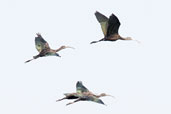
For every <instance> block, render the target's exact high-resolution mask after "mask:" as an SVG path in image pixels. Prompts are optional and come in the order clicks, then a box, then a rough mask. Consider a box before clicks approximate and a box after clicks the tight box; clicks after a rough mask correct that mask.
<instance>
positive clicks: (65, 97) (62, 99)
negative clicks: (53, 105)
mask: <svg viewBox="0 0 171 114" xmlns="http://www.w3.org/2000/svg"><path fill="white" fill-rule="evenodd" d="M64 99H66V97H64V98H62V99H58V100H56V102H58V101H62V100H64Z"/></svg>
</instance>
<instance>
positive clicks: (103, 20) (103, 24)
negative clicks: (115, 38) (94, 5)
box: [95, 11, 109, 36]
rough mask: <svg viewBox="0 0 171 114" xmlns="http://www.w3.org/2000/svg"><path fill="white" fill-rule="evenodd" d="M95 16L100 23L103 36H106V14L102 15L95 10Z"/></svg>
mask: <svg viewBox="0 0 171 114" xmlns="http://www.w3.org/2000/svg"><path fill="white" fill-rule="evenodd" d="M95 16H96V18H97V20H98V22H99V23H100V25H101V28H102V31H103V34H104V36H106V34H107V28H108V20H109V19H108V18H107V17H106V16H104V15H103V14H101V13H99V12H98V11H96V12H95Z"/></svg>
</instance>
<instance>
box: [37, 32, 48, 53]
mask: <svg viewBox="0 0 171 114" xmlns="http://www.w3.org/2000/svg"><path fill="white" fill-rule="evenodd" d="M35 45H36V49H37V51H38V52H41V51H42V50H43V49H47V48H50V47H49V44H48V43H47V42H46V41H45V40H44V39H43V37H42V36H41V34H39V33H37V37H35Z"/></svg>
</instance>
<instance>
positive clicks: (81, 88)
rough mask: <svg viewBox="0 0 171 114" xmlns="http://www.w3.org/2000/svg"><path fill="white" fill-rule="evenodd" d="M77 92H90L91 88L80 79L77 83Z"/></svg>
mask: <svg viewBox="0 0 171 114" xmlns="http://www.w3.org/2000/svg"><path fill="white" fill-rule="evenodd" d="M76 89H77V93H83V92H88V91H89V90H88V89H87V88H86V87H85V86H84V85H83V84H82V82H81V81H78V82H77V84H76Z"/></svg>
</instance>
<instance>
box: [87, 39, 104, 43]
mask: <svg viewBox="0 0 171 114" xmlns="http://www.w3.org/2000/svg"><path fill="white" fill-rule="evenodd" d="M100 41H104V38H102V39H101V40H98V41H92V42H91V43H90V44H93V43H97V42H100Z"/></svg>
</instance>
